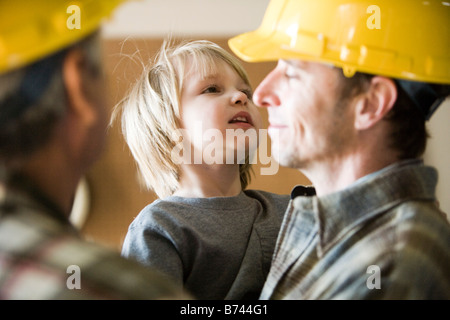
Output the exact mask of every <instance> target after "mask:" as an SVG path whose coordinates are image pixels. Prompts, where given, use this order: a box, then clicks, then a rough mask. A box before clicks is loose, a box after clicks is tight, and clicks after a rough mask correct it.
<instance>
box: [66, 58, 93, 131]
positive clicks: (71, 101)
mask: <svg viewBox="0 0 450 320" xmlns="http://www.w3.org/2000/svg"><path fill="white" fill-rule="evenodd" d="M84 68H85V58H84V55H83V53H82V51H81V50H80V49H73V50H70V51H69V52H68V53H67V54H66V56H65V58H64V61H63V66H62V76H63V82H64V84H65V87H66V92H67V100H68V101H67V104H68V112H69V113H70V114H71V115H73V116H75V117H76V118H77V119H78V120H79V121H81V123H83V124H85V125H90V124H91V123H92V122H93V121H94V120H95V106H94V105H93V104H92V103H91V101H90V100H89V98H88V96H87V95H86V90H85V86H86V85H87V84H86V83H85V82H86V81H87V79H86V78H85V74H86V71H85V70H84Z"/></svg>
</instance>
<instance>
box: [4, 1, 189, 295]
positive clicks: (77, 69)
mask: <svg viewBox="0 0 450 320" xmlns="http://www.w3.org/2000/svg"><path fill="white" fill-rule="evenodd" d="M120 2H121V1H110V0H108V1H87V0H86V1H78V2H76V5H73V4H72V2H69V1H60V0H58V1H56V0H51V1H29V0H19V1H2V2H1V3H0V298H1V299H173V298H176V299H184V298H188V297H189V295H188V294H186V293H185V292H180V291H179V290H178V289H175V287H174V286H173V283H172V282H171V280H169V279H167V278H166V277H165V276H163V275H162V274H160V273H158V272H156V271H152V270H149V269H148V268H145V267H143V266H141V265H140V264H138V263H137V262H135V261H131V260H126V259H124V258H122V257H120V254H119V253H118V252H113V251H111V250H109V249H106V248H103V247H100V246H98V245H96V244H93V243H88V242H87V241H84V240H83V239H82V238H81V237H80V235H79V234H78V232H77V230H76V229H75V227H74V226H73V225H71V223H70V222H69V215H70V212H71V208H72V203H73V198H74V194H75V190H76V187H77V185H78V183H79V180H80V178H81V177H82V176H83V174H84V173H85V172H86V171H87V169H88V168H89V166H90V165H91V164H92V163H93V162H94V161H95V160H96V159H97V157H98V156H99V154H100V152H101V150H102V146H103V143H104V139H105V128H106V125H107V119H106V117H107V110H106V97H105V95H104V93H103V84H104V82H103V81H104V80H103V73H102V68H101V61H100V58H101V56H100V51H99V44H100V43H99V38H98V29H99V28H100V22H101V20H102V19H103V18H106V17H107V16H109V15H110V13H111V12H112V11H113V9H114V8H115V7H116V6H117V5H118V4H119V3H120Z"/></svg>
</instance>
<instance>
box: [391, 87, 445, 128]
mask: <svg viewBox="0 0 450 320" xmlns="http://www.w3.org/2000/svg"><path fill="white" fill-rule="evenodd" d="M396 81H397V83H398V84H399V85H400V87H401V88H402V89H403V90H404V91H405V92H406V93H407V94H408V96H409V97H410V99H411V101H412V102H413V103H414V105H415V106H416V107H417V108H418V109H419V110H420V112H421V113H422V114H423V116H424V118H425V120H429V119H430V118H431V116H432V115H433V113H434V111H436V109H437V108H438V107H439V106H440V104H441V103H442V102H443V101H444V100H445V97H440V96H439V95H438V94H437V93H436V92H435V91H434V90H433V88H432V87H431V86H430V85H429V84H427V83H423V82H417V81H409V80H403V79H402V80H400V79H397V80H396Z"/></svg>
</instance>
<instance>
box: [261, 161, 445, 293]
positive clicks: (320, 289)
mask: <svg viewBox="0 0 450 320" xmlns="http://www.w3.org/2000/svg"><path fill="white" fill-rule="evenodd" d="M436 183H437V172H436V170H435V169H434V168H431V167H427V166H424V165H423V164H422V163H421V162H420V161H418V160H416V161H411V160H410V161H405V162H401V163H398V164H394V165H392V166H389V167H387V168H384V169H383V170H381V171H378V172H376V173H372V174H370V175H368V176H366V177H364V178H361V179H360V180H359V181H357V182H355V183H354V184H353V185H352V186H350V187H349V188H347V189H345V190H342V191H340V192H336V193H333V194H329V195H325V196H322V197H317V196H314V195H313V196H298V197H295V198H293V200H291V203H290V205H289V207H288V211H287V213H286V216H285V219H284V222H283V225H282V228H281V231H280V234H279V237H278V241H277V246H276V248H275V253H274V260H273V262H272V266H271V270H270V273H269V276H268V278H267V281H266V283H265V286H264V288H263V291H262V293H261V299H450V226H449V223H448V221H447V219H446V217H445V214H443V212H441V211H439V209H438V206H437V204H436V199H435V186H436ZM297 191H298V190H297Z"/></svg>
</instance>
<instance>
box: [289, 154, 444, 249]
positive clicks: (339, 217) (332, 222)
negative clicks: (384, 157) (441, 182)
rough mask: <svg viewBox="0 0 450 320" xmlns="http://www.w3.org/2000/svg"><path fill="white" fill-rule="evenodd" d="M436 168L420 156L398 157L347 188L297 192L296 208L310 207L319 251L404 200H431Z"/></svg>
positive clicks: (305, 208)
mask: <svg viewBox="0 0 450 320" xmlns="http://www.w3.org/2000/svg"><path fill="white" fill-rule="evenodd" d="M436 182H437V171H436V170H435V169H434V168H432V167H427V166H424V165H423V163H422V162H421V161H420V160H415V161H411V160H409V161H402V162H399V163H396V164H393V165H391V166H388V167H386V168H384V169H382V170H380V171H377V172H374V173H372V174H370V175H367V176H365V177H363V178H361V179H359V180H357V181H356V182H354V183H353V184H352V185H350V186H349V187H348V188H346V189H344V190H341V191H338V192H335V193H332V194H329V195H325V196H321V197H317V196H299V197H296V198H295V199H294V200H293V205H294V207H295V209H296V210H301V211H304V210H311V209H312V211H313V214H314V219H315V221H316V225H317V228H318V234H319V252H318V253H319V254H323V253H324V252H326V251H327V249H328V248H329V247H331V246H332V245H333V244H334V243H336V242H337V241H339V240H340V239H341V238H342V237H344V236H345V235H346V234H348V233H349V232H351V231H356V230H357V229H358V227H359V226H361V224H362V223H363V222H364V221H367V220H368V219H370V218H372V217H374V216H376V215H378V214H380V213H382V212H384V211H386V210H388V209H390V208H392V207H393V206H395V205H397V204H399V203H401V202H404V201H406V200H413V199H415V200H430V201H433V200H435V196H434V195H435V187H436Z"/></svg>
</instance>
